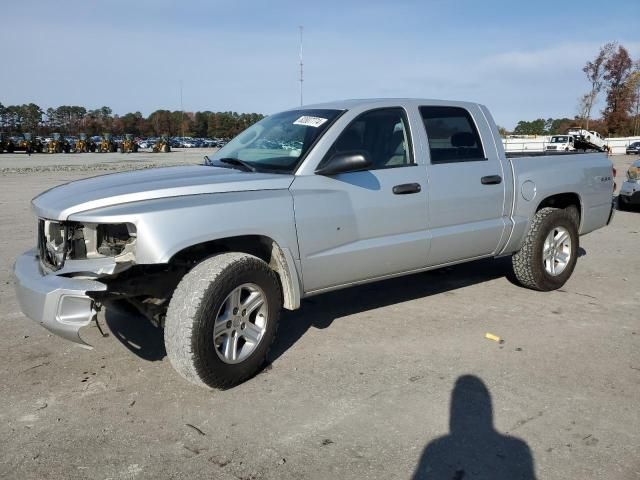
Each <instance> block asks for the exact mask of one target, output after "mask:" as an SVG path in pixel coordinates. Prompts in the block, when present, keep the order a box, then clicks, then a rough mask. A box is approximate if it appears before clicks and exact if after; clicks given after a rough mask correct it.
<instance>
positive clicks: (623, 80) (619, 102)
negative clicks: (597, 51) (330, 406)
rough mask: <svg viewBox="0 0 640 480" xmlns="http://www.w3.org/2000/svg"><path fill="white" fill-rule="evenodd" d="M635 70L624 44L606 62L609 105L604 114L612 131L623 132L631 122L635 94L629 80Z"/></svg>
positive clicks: (605, 73)
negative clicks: (630, 115) (630, 116)
mask: <svg viewBox="0 0 640 480" xmlns="http://www.w3.org/2000/svg"><path fill="white" fill-rule="evenodd" d="M633 71H634V64H633V61H632V60H631V57H630V56H629V52H628V51H627V49H626V48H624V47H623V46H622V45H619V46H618V49H617V50H615V51H614V52H613V53H611V55H610V56H609V57H608V58H607V61H606V62H605V63H604V75H603V79H604V81H605V84H606V87H607V106H606V108H605V109H604V111H603V112H602V114H603V117H604V120H605V122H606V123H607V126H608V129H609V131H610V132H612V133H617V134H620V133H622V131H623V129H624V128H625V126H626V124H627V123H628V122H629V114H630V112H631V108H632V106H633V103H634V94H633V90H632V89H630V88H629V84H628V82H629V79H630V77H631V74H632V73H633Z"/></svg>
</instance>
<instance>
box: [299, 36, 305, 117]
mask: <svg viewBox="0 0 640 480" xmlns="http://www.w3.org/2000/svg"><path fill="white" fill-rule="evenodd" d="M298 28H299V29H300V106H302V82H304V70H303V69H302V30H303V28H304V27H303V26H302V25H300V26H299V27H298Z"/></svg>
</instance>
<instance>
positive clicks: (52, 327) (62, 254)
mask: <svg viewBox="0 0 640 480" xmlns="http://www.w3.org/2000/svg"><path fill="white" fill-rule="evenodd" d="M135 244H136V230H135V226H134V225H132V224H81V223H78V222H59V221H52V220H46V219H40V220H39V221H38V246H37V249H36V250H30V251H28V252H26V253H24V254H23V255H21V256H20V257H18V259H17V260H16V263H15V267H14V274H15V277H16V295H17V298H18V302H19V304H20V308H21V310H22V311H23V312H24V313H25V315H27V316H28V317H29V318H31V319H33V320H35V321H37V322H39V323H40V324H41V325H42V326H44V327H45V328H47V329H48V330H49V331H51V332H52V333H55V334H56V335H59V336H61V337H63V338H65V339H67V340H71V341H73V342H76V343H78V344H80V345H82V346H84V347H88V348H91V347H90V346H89V345H88V344H87V343H86V342H85V341H83V340H82V338H81V337H80V333H79V331H80V329H81V328H83V327H86V326H88V325H89V324H90V323H91V321H92V320H93V319H94V318H95V317H96V314H97V311H98V310H99V309H100V306H101V299H102V298H104V297H105V295H106V294H107V291H108V286H107V283H106V282H105V280H106V279H108V278H110V277H113V276H117V274H119V273H120V272H123V271H125V270H127V269H129V268H130V267H131V266H133V265H134V264H135Z"/></svg>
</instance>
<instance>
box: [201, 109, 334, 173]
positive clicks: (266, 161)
mask: <svg viewBox="0 0 640 480" xmlns="http://www.w3.org/2000/svg"><path fill="white" fill-rule="evenodd" d="M340 113H342V111H341V110H320V109H305V110H302V109H301V110H292V111H289V112H282V113H276V114H275V115H271V116H269V117H266V118H264V119H262V120H260V121H259V122H258V123H256V124H254V125H252V126H251V127H249V128H247V129H246V130H245V131H244V132H242V133H240V134H239V135H238V136H237V137H235V138H234V139H233V140H231V141H230V142H229V143H227V144H226V145H225V146H224V147H222V148H221V149H220V150H218V151H217V152H216V153H215V154H214V155H213V156H211V157H209V160H208V162H207V164H208V165H213V166H216V167H229V166H230V165H233V164H234V162H233V160H236V161H238V160H239V161H240V162H242V163H244V164H246V165H247V166H249V167H251V168H252V169H253V170H255V171H272V172H276V173H293V171H294V170H295V169H296V167H297V165H298V162H299V161H300V159H301V158H302V157H303V156H304V155H305V154H306V153H307V151H308V150H309V148H310V147H311V146H312V145H313V143H314V142H315V141H316V140H317V139H318V138H320V136H322V134H323V133H324V131H325V130H326V129H327V127H328V126H329V125H330V124H331V123H332V122H333V120H335V119H336V118H337V117H338V115H340ZM240 162H236V163H240Z"/></svg>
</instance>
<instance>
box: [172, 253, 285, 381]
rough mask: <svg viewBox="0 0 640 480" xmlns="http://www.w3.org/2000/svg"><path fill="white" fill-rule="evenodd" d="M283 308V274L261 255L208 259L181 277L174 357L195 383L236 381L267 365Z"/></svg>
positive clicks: (183, 373)
mask: <svg viewBox="0 0 640 480" xmlns="http://www.w3.org/2000/svg"><path fill="white" fill-rule="evenodd" d="M281 308H282V291H281V288H280V283H279V280H278V277H277V275H276V273H275V272H274V271H273V270H272V269H271V268H270V267H269V266H268V265H267V264H266V263H265V262H263V261H262V260H260V259H259V258H257V257H254V256H252V255H248V254H244V253H236V252H230V253H223V254H219V255H216V256H214V257H210V258H208V259H206V260H203V261H202V262H201V263H199V264H198V265H196V266H195V267H194V268H193V269H192V270H191V271H190V272H189V273H187V274H186V275H185V276H184V277H183V278H182V280H181V281H180V283H179V284H178V286H177V287H176V290H175V292H174V293H173V297H172V299H171V302H170V304H169V308H168V311H167V318H166V322H165V328H164V341H165V346H166V350H167V356H168V357H169V361H170V362H171V365H172V366H173V367H174V368H175V369H176V371H177V372H178V373H179V374H180V375H181V376H182V377H184V378H185V379H187V380H189V381H190V382H192V383H194V384H196V385H199V386H203V387H212V388H229V387H232V386H234V385H237V384H238V383H241V382H243V381H244V380H246V379H248V378H250V377H251V376H253V375H255V374H256V373H257V372H258V371H259V370H260V369H261V368H262V366H263V365H264V363H265V360H266V357H267V353H268V352H269V349H270V347H271V344H272V343H273V340H274V338H275V335H276V330H277V327H278V320H279V316H280V310H281Z"/></svg>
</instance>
